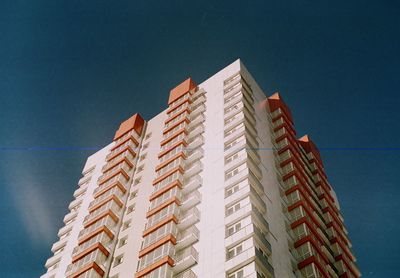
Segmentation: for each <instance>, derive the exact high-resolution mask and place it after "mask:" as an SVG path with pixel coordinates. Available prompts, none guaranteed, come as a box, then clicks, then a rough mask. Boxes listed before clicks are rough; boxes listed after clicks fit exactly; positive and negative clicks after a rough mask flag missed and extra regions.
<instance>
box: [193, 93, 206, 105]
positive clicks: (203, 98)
mask: <svg viewBox="0 0 400 278" xmlns="http://www.w3.org/2000/svg"><path fill="white" fill-rule="evenodd" d="M205 101H206V97H205V96H204V94H202V95H201V96H199V97H197V98H196V99H195V100H194V101H193V102H192V106H191V107H196V106H197V105H199V104H200V103H203V102H205Z"/></svg>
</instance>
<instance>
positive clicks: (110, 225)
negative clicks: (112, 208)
mask: <svg viewBox="0 0 400 278" xmlns="http://www.w3.org/2000/svg"><path fill="white" fill-rule="evenodd" d="M102 226H105V227H107V228H108V229H110V230H111V232H113V228H114V227H115V221H114V220H113V219H112V218H111V217H110V216H107V217H105V218H102V219H101V220H100V221H97V222H96V223H94V224H93V225H90V226H89V227H87V228H85V229H83V230H82V231H80V232H79V235H78V239H82V238H84V237H85V236H87V235H89V234H90V233H92V232H94V231H95V230H96V229H98V228H100V227H102Z"/></svg>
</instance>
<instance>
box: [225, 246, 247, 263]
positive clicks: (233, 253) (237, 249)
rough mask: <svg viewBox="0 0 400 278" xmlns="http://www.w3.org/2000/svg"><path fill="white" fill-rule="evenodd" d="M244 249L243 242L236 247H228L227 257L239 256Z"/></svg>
mask: <svg viewBox="0 0 400 278" xmlns="http://www.w3.org/2000/svg"><path fill="white" fill-rule="evenodd" d="M242 251H243V246H242V244H239V245H236V246H235V247H233V248H231V249H228V252H227V253H226V259H227V260H230V259H232V258H233V257H235V256H237V255H238V254H240V253H241V252H242Z"/></svg>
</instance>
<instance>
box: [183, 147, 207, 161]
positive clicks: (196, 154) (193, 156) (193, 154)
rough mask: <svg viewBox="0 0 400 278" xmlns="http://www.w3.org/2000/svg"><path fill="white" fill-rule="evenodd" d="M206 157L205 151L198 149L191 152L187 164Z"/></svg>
mask: <svg viewBox="0 0 400 278" xmlns="http://www.w3.org/2000/svg"><path fill="white" fill-rule="evenodd" d="M203 156H204V151H203V150H202V149H199V148H198V149H196V150H193V151H191V152H190V153H189V154H188V157H187V158H186V162H187V163H194V162H196V161H197V160H199V159H201V158H202V157H203Z"/></svg>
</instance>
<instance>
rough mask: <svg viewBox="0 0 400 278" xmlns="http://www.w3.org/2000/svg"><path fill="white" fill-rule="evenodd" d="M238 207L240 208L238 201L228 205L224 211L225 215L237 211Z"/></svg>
mask: <svg viewBox="0 0 400 278" xmlns="http://www.w3.org/2000/svg"><path fill="white" fill-rule="evenodd" d="M239 209H240V203H237V204H234V205H232V206H230V207H228V208H227V209H226V212H225V213H226V216H229V215H231V214H232V213H234V212H235V211H238V210H239Z"/></svg>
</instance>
